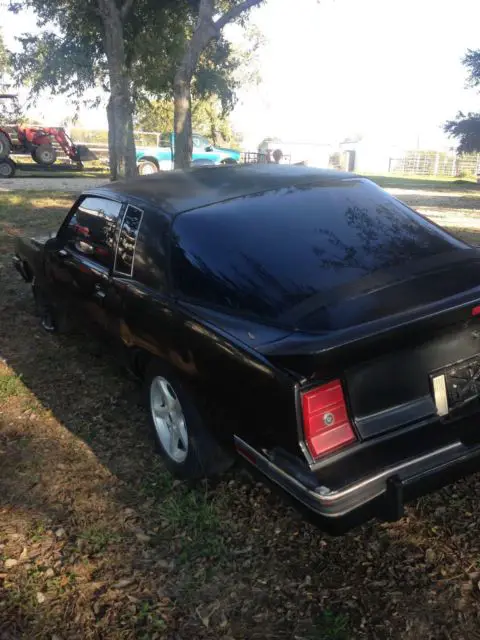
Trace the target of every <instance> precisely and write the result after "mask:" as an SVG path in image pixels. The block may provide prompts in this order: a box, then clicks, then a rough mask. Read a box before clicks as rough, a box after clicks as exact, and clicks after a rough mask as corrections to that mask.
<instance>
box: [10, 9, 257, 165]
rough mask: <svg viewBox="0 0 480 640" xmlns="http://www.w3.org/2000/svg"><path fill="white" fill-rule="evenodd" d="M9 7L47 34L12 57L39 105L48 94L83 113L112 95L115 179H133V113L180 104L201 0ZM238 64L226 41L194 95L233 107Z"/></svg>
mask: <svg viewBox="0 0 480 640" xmlns="http://www.w3.org/2000/svg"><path fill="white" fill-rule="evenodd" d="M225 1H227V0H225ZM9 2H10V9H11V10H13V11H19V10H21V9H22V8H24V7H31V8H33V9H34V10H35V11H36V14H37V16H38V24H39V26H40V27H41V33H40V34H39V35H31V34H26V35H23V36H21V37H20V38H19V40H20V43H21V44H22V52H21V53H19V54H16V55H15V56H14V57H13V62H14V69H15V72H16V79H17V81H18V82H21V83H25V84H27V85H29V86H30V88H31V96H32V97H33V98H37V97H38V95H39V93H41V92H42V91H44V90H47V89H48V90H49V91H51V92H52V93H53V94H65V95H67V96H68V98H69V99H70V102H71V103H72V105H77V106H78V104H79V103H81V102H84V101H85V95H86V94H87V93H88V92H89V90H92V89H96V90H98V89H99V88H100V89H103V90H104V91H105V92H106V93H107V95H108V94H109V100H108V106H107V111H108V119H109V147H110V156H111V157H110V166H111V173H112V177H113V178H117V177H121V176H123V175H132V174H133V172H134V171H135V155H134V146H133V137H132V128H133V125H132V109H133V107H134V105H135V104H136V103H140V102H141V101H142V99H145V98H148V99H152V98H153V99H155V98H162V99H163V98H169V97H173V85H174V82H173V80H174V76H175V69H176V67H177V66H178V61H179V60H181V59H182V56H183V55H184V51H185V43H186V42H187V41H188V39H189V38H190V35H191V34H192V32H193V31H194V28H195V24H196V20H197V15H198V5H199V2H200V0H22V1H19V0H9ZM229 2H231V0H229ZM52 27H55V31H52V30H51V29H52ZM214 45H215V46H214ZM244 58H245V56H244ZM239 64H240V59H239V56H238V55H237V54H236V52H235V51H234V50H233V49H232V47H231V46H230V44H229V43H228V42H227V41H226V40H225V39H223V38H221V37H219V38H217V40H216V41H215V43H210V45H208V44H207V46H206V47H204V49H203V52H202V53H201V55H200V57H199V60H198V63H197V66H196V75H195V83H194V96H195V97H198V98H200V97H202V98H205V97H208V96H211V95H216V96H218V97H219V99H220V102H221V104H222V108H223V109H226V110H228V109H229V108H231V106H232V105H233V104H234V100H235V89H236V86H237V85H236V80H235V78H234V74H235V71H236V69H237V68H238V65H239ZM99 101H100V99H98V100H97V102H99Z"/></svg>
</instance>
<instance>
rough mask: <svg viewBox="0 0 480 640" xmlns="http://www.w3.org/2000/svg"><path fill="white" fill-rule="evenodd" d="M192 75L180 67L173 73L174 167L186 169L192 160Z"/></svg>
mask: <svg viewBox="0 0 480 640" xmlns="http://www.w3.org/2000/svg"><path fill="white" fill-rule="evenodd" d="M191 82H192V77H191V75H189V73H188V70H186V69H184V68H180V69H179V70H178V71H177V73H176V74H175V82H174V104H175V118H174V131H175V154H174V158H175V160H174V163H175V169H188V167H189V166H190V162H191V160H192V149H193V144H192V98H191V92H190V85H191Z"/></svg>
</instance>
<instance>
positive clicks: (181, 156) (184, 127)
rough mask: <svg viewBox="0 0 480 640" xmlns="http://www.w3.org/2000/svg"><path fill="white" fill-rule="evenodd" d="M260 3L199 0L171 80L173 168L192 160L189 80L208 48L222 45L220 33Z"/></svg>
mask: <svg viewBox="0 0 480 640" xmlns="http://www.w3.org/2000/svg"><path fill="white" fill-rule="evenodd" d="M261 2H262V0H241V1H239V0H225V1H221V0H217V1H216V0H200V2H199V7H198V17H197V20H196V24H195V28H194V29H193V32H192V35H191V38H190V39H189V40H188V41H187V42H186V44H185V50H184V54H183V56H182V59H181V61H180V64H179V65H178V68H177V70H176V73H175V79H174V101H175V118H174V131H175V168H176V169H185V168H187V167H189V166H190V162H191V159H192V79H193V76H194V74H195V72H196V70H197V67H198V64H199V61H200V58H201V56H202V54H203V52H204V51H205V49H206V48H207V46H208V45H209V44H210V43H212V42H214V41H217V42H221V31H222V29H223V28H224V27H225V25H227V24H228V23H229V22H232V21H234V20H237V19H239V18H241V16H242V15H243V14H245V12H247V11H248V10H249V9H251V8H252V7H254V6H257V5H259V4H260V3H261Z"/></svg>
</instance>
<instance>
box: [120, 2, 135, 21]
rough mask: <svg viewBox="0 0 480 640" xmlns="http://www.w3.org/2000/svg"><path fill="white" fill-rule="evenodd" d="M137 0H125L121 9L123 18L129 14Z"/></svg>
mask: <svg viewBox="0 0 480 640" xmlns="http://www.w3.org/2000/svg"><path fill="white" fill-rule="evenodd" d="M134 2H135V0H124V2H123V5H122V8H121V9H120V15H121V16H122V20H125V18H126V17H127V16H128V14H129V11H130V9H131V8H132V5H133V3H134Z"/></svg>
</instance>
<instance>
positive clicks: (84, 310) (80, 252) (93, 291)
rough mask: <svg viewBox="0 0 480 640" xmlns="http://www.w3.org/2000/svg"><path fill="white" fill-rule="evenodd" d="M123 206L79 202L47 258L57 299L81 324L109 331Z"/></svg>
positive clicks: (96, 199)
mask: <svg viewBox="0 0 480 640" xmlns="http://www.w3.org/2000/svg"><path fill="white" fill-rule="evenodd" d="M123 211H124V205H123V204H122V202H120V201H116V200H113V199H109V198H106V197H101V196H97V195H95V196H94V195H87V196H84V197H82V198H80V199H79V201H78V202H77V203H76V205H75V206H74V207H73V209H72V211H71V212H70V214H69V215H68V217H67V219H66V220H65V222H64V224H63V225H62V227H61V229H60V231H59V233H58V235H57V241H56V243H55V245H54V247H52V249H51V250H50V251H49V255H48V256H47V264H46V269H47V277H48V279H49V281H50V285H51V287H52V292H53V294H54V296H55V298H56V299H57V300H58V301H59V302H60V303H61V304H62V305H63V306H67V308H68V310H69V311H70V312H71V313H73V314H75V315H76V316H77V317H78V318H81V319H82V321H84V320H85V321H88V322H93V323H95V324H97V325H100V326H101V327H103V328H105V329H108V327H109V323H110V317H109V311H108V293H109V288H110V280H111V273H112V269H113V265H114V261H115V248H116V243H117V236H118V228H119V225H120V219H121V214H122V213H123Z"/></svg>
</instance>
